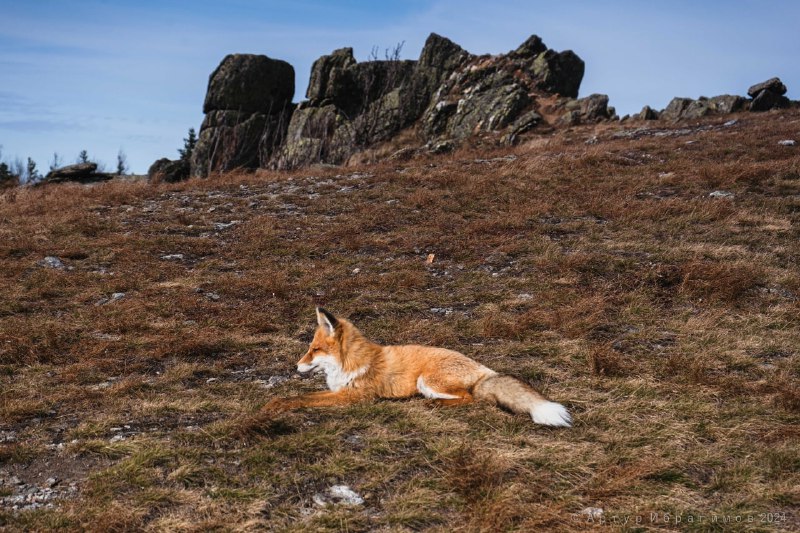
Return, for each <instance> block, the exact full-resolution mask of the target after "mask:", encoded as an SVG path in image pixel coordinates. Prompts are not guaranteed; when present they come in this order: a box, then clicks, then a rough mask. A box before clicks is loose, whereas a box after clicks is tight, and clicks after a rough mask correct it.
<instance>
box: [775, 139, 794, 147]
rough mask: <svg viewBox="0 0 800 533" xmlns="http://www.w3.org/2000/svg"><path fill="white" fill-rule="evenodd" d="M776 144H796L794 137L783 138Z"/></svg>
mask: <svg viewBox="0 0 800 533" xmlns="http://www.w3.org/2000/svg"><path fill="white" fill-rule="evenodd" d="M778 144H779V145H781V146H797V141H795V140H794V139H785V140H783V141H778Z"/></svg>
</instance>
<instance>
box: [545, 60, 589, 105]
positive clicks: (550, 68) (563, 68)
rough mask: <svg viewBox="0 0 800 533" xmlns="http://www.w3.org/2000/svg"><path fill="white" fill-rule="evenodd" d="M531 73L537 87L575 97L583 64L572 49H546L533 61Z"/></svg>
mask: <svg viewBox="0 0 800 533" xmlns="http://www.w3.org/2000/svg"><path fill="white" fill-rule="evenodd" d="M532 68H533V75H534V77H535V79H536V86H537V88H538V89H540V90H542V91H545V92H548V93H555V94H560V95H561V96H567V97H569V98H577V97H578V91H579V89H580V86H581V81H583V73H584V70H585V64H584V62H583V60H582V59H581V58H580V57H578V56H577V54H575V52H573V51H572V50H565V51H564V52H556V51H554V50H547V51H546V52H543V53H541V54H539V55H538V56H536V59H535V60H534V61H533V65H532Z"/></svg>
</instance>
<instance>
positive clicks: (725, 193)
mask: <svg viewBox="0 0 800 533" xmlns="http://www.w3.org/2000/svg"><path fill="white" fill-rule="evenodd" d="M708 196H709V198H733V197H734V194H733V193H732V192H728V191H714V192H711V193H709V194H708Z"/></svg>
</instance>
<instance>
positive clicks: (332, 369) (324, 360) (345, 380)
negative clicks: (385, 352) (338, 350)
mask: <svg viewBox="0 0 800 533" xmlns="http://www.w3.org/2000/svg"><path fill="white" fill-rule="evenodd" d="M367 368H368V367H366V366H362V367H361V368H359V369H357V370H353V371H352V372H345V370H344V369H343V368H342V366H341V365H340V364H339V361H338V360H337V359H336V358H335V357H334V356H332V355H317V356H315V357H314V359H313V360H312V361H311V364H303V363H300V364H298V365H297V371H298V372H311V371H312V370H314V371H322V372H325V381H326V382H327V384H328V388H329V389H330V390H332V391H334V392H336V391H339V390H342V389H343V388H345V387H346V386H347V385H348V384H349V383H350V382H351V381H353V380H354V379H356V378H357V377H359V376H362V375H364V372H366V371H367Z"/></svg>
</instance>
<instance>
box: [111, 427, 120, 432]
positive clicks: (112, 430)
mask: <svg viewBox="0 0 800 533" xmlns="http://www.w3.org/2000/svg"><path fill="white" fill-rule="evenodd" d="M109 431H111V432H112V433H117V432H119V431H122V428H121V427H114V428H111V429H110V430H109Z"/></svg>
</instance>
